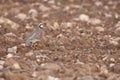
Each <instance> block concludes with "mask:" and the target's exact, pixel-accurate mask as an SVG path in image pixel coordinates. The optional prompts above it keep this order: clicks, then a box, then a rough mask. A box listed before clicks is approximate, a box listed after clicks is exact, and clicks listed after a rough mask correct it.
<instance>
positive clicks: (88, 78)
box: [76, 76, 94, 80]
mask: <svg viewBox="0 0 120 80" xmlns="http://www.w3.org/2000/svg"><path fill="white" fill-rule="evenodd" d="M76 80H94V78H93V77H92V76H83V77H78V78H77V79H76Z"/></svg>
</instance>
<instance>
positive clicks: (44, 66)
mask: <svg viewBox="0 0 120 80" xmlns="http://www.w3.org/2000/svg"><path fill="white" fill-rule="evenodd" d="M41 69H45V70H52V71H58V70H60V69H61V67H60V66H59V65H57V64H55V63H46V64H41Z"/></svg>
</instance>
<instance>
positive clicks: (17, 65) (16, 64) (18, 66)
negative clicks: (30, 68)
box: [13, 63, 21, 69]
mask: <svg viewBox="0 0 120 80" xmlns="http://www.w3.org/2000/svg"><path fill="white" fill-rule="evenodd" d="M13 67H14V68H15V69H21V68H20V65H19V64H18V63H14V64H13Z"/></svg>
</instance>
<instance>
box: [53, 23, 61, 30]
mask: <svg viewBox="0 0 120 80" xmlns="http://www.w3.org/2000/svg"><path fill="white" fill-rule="evenodd" d="M53 26H54V28H53V30H56V29H59V27H60V26H59V24H58V23H57V22H54V25H53Z"/></svg>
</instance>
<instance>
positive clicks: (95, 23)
mask: <svg viewBox="0 0 120 80" xmlns="http://www.w3.org/2000/svg"><path fill="white" fill-rule="evenodd" d="M89 23H90V24H92V25H97V24H100V23H101V20H100V19H97V18H91V19H90V20H89Z"/></svg>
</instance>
